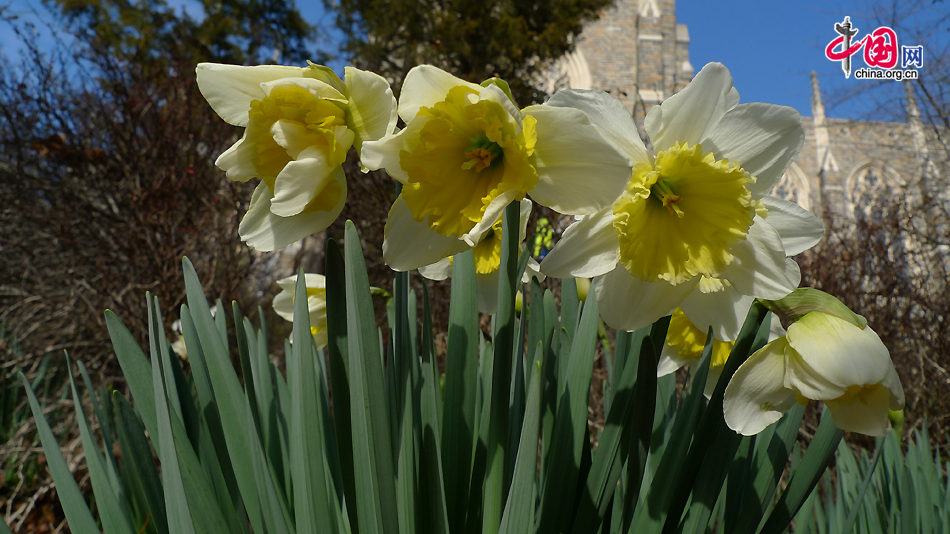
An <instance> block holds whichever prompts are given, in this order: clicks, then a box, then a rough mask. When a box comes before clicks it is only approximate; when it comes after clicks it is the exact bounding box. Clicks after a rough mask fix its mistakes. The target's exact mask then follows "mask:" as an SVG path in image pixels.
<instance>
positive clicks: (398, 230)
mask: <svg viewBox="0 0 950 534" xmlns="http://www.w3.org/2000/svg"><path fill="white" fill-rule="evenodd" d="M384 235H385V237H384V239H383V258H384V259H385V260H386V265H389V267H390V268H392V269H393V270H394V271H410V270H412V269H418V268H419V267H423V266H425V265H430V264H433V263H435V262H437V261H439V260H441V259H442V258H446V257H448V256H452V255H455V254H458V253H459V252H462V251H463V250H466V249H467V248H469V246H468V245H467V244H465V242H464V241H462V240H461V239H458V238H457V237H456V236H454V235H450V236H448V237H446V236H443V235H439V234H437V233H435V232H433V231H432V230H431V229H429V225H428V223H426V222H425V221H422V222H420V221H417V220H416V219H415V218H414V217H413V215H412V211H410V210H409V206H407V205H406V201H405V200H404V199H403V198H402V195H400V196H399V198H397V199H396V202H394V203H393V207H392V208H391V209H390V210H389V218H388V219H387V220H386V229H385V231H384Z"/></svg>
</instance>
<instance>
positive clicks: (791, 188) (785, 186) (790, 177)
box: [771, 163, 811, 210]
mask: <svg viewBox="0 0 950 534" xmlns="http://www.w3.org/2000/svg"><path fill="white" fill-rule="evenodd" d="M810 191H811V188H810V187H809V185H808V181H807V180H806V179H805V173H803V172H802V170H801V169H800V168H799V167H798V165H795V164H794V163H793V164H792V165H791V166H790V167H789V168H788V170H787V171H786V172H785V174H784V175H782V179H781V180H779V182H778V183H777V184H775V187H774V188H773V189H772V193H771V194H772V196H774V197H778V198H781V199H783V200H787V201H789V202H794V203H796V204H798V205H799V206H801V207H803V208H805V209H806V210H807V209H810V206H811V201H810V200H809V193H810Z"/></svg>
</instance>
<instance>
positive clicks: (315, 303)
mask: <svg viewBox="0 0 950 534" xmlns="http://www.w3.org/2000/svg"><path fill="white" fill-rule="evenodd" d="M304 276H305V277H306V278H305V280H306V284H307V309H308V310H310V333H311V334H313V340H314V342H315V343H316V344H317V348H318V349H320V348H323V347H325V346H326V345H327V340H328V337H327V281H326V278H325V277H324V276H323V275H322V274H312V273H306V274H305V275H304ZM277 285H278V287H280V293H278V294H277V296H275V297H274V312H276V313H277V315H279V316H281V317H283V318H284V319H287V320H288V321H293V320H294V290H295V287H296V285H297V275H294V276H289V277H287V278H284V279H282V280H278V281H277Z"/></svg>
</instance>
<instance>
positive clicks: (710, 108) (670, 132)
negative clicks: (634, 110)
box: [643, 63, 738, 152]
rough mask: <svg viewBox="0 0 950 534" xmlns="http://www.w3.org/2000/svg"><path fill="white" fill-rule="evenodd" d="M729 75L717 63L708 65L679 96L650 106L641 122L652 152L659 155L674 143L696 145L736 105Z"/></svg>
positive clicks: (736, 101)
mask: <svg viewBox="0 0 950 534" xmlns="http://www.w3.org/2000/svg"><path fill="white" fill-rule="evenodd" d="M733 92H734V90H733V89H732V75H731V74H729V69H727V68H726V67H725V66H723V65H722V64H721V63H709V64H708V65H706V66H705V67H703V69H702V70H701V71H699V74H697V75H696V77H694V78H693V81H691V82H689V85H687V86H686V88H685V89H683V90H682V91H680V92H679V93H677V94H675V95H673V96H671V97H669V98H667V99H666V100H665V101H664V102H663V103H662V104H660V105H659V106H654V107H653V109H651V110H650V112H649V113H648V114H647V117H646V119H645V120H644V124H643V125H644V128H645V129H646V131H647V134H649V136H650V141H651V142H652V143H653V150H654V151H655V152H663V151H665V150H667V149H669V148H670V147H672V146H673V145H675V144H677V143H689V144H690V145H695V144H698V143H699V142H700V141H702V140H703V137H704V136H705V133H706V131H707V130H708V129H709V128H710V127H712V126H714V125H715V124H716V123H717V122H718V121H719V119H720V118H721V117H722V116H723V115H724V114H725V113H726V112H727V111H728V110H729V108H728V106H735V105H736V104H737V103H738V93H735V94H734V95H733Z"/></svg>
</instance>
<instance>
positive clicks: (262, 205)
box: [238, 167, 346, 251]
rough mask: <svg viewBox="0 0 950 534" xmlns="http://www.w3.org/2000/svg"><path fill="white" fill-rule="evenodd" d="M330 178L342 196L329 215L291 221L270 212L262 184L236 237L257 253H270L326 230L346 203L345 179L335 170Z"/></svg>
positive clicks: (316, 214)
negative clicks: (337, 185)
mask: <svg viewBox="0 0 950 534" xmlns="http://www.w3.org/2000/svg"><path fill="white" fill-rule="evenodd" d="M331 178H332V179H333V180H336V181H337V183H338V184H339V185H340V188H341V190H342V193H341V195H340V199H339V201H338V202H337V204H336V205H335V206H334V207H333V209H331V210H330V211H314V212H310V213H300V214H298V215H294V216H293V217H280V216H278V215H275V214H274V213H273V212H272V211H271V194H270V190H269V189H267V185H266V184H264V183H263V182H262V183H261V184H260V185H258V186H257V189H255V190H254V195H253V196H252V197H251V205H250V207H249V208H248V210H247V213H246V214H245V215H244V219H243V220H241V225H240V226H239V227H238V233H239V234H240V235H241V239H242V240H244V241H245V242H247V244H248V245H249V246H251V247H254V248H256V249H258V250H263V251H271V250H277V249H281V248H284V247H286V246H287V245H289V244H291V243H293V242H295V241H298V240H300V239H303V238H304V237H307V236H308V235H310V234H313V233H316V232H319V231H321V230H324V229H326V228H327V227H328V226H330V225H331V224H332V223H333V221H335V220H336V218H337V216H339V215H340V212H341V211H343V204H345V203H346V175H345V174H344V173H343V168H342V167H337V168H336V169H335V170H334V171H333V173H331Z"/></svg>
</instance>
